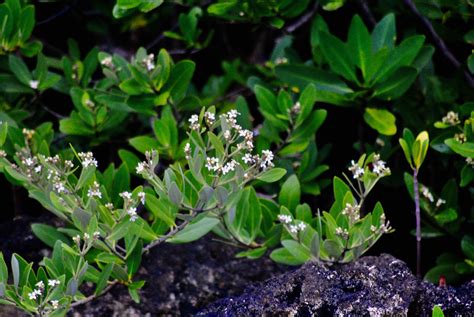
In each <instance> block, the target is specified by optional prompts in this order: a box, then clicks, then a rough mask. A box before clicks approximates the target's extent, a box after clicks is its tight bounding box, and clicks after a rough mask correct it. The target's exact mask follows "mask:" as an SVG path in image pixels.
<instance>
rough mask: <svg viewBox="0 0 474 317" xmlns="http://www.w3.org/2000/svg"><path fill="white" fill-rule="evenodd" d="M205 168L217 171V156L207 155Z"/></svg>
mask: <svg viewBox="0 0 474 317" xmlns="http://www.w3.org/2000/svg"><path fill="white" fill-rule="evenodd" d="M206 168H207V169H208V170H209V171H214V172H216V171H218V170H219V169H220V165H219V158H217V157H208V158H206Z"/></svg>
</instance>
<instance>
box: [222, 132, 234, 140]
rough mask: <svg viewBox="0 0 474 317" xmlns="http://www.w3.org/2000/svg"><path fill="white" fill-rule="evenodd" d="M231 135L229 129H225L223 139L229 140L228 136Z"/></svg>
mask: <svg viewBox="0 0 474 317" xmlns="http://www.w3.org/2000/svg"><path fill="white" fill-rule="evenodd" d="M231 137H232V135H231V133H230V130H226V131H225V132H224V139H226V140H227V141H229V140H230V138H231Z"/></svg>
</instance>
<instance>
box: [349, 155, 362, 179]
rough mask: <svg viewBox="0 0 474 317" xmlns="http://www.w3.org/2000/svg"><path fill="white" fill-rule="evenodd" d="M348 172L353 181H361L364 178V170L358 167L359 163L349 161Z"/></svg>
mask: <svg viewBox="0 0 474 317" xmlns="http://www.w3.org/2000/svg"><path fill="white" fill-rule="evenodd" d="M349 171H351V172H352V177H353V178H354V179H361V178H362V176H364V169H363V168H362V167H361V166H359V163H356V162H355V161H354V160H352V161H351V166H350V167H349Z"/></svg>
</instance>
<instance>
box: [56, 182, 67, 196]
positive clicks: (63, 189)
mask: <svg viewBox="0 0 474 317" xmlns="http://www.w3.org/2000/svg"><path fill="white" fill-rule="evenodd" d="M53 187H54V190H55V191H56V192H57V193H58V194H61V193H67V189H66V187H65V184H64V182H61V181H56V182H54V183H53Z"/></svg>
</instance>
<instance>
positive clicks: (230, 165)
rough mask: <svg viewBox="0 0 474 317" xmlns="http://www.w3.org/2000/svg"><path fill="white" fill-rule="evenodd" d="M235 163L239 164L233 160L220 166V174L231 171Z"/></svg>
mask: <svg viewBox="0 0 474 317" xmlns="http://www.w3.org/2000/svg"><path fill="white" fill-rule="evenodd" d="M237 165H239V163H237V162H236V161H235V160H232V161H230V162H227V164H226V165H224V166H223V167H222V174H224V175H225V174H227V173H229V172H233V171H234V170H235V167H236V166H237Z"/></svg>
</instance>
